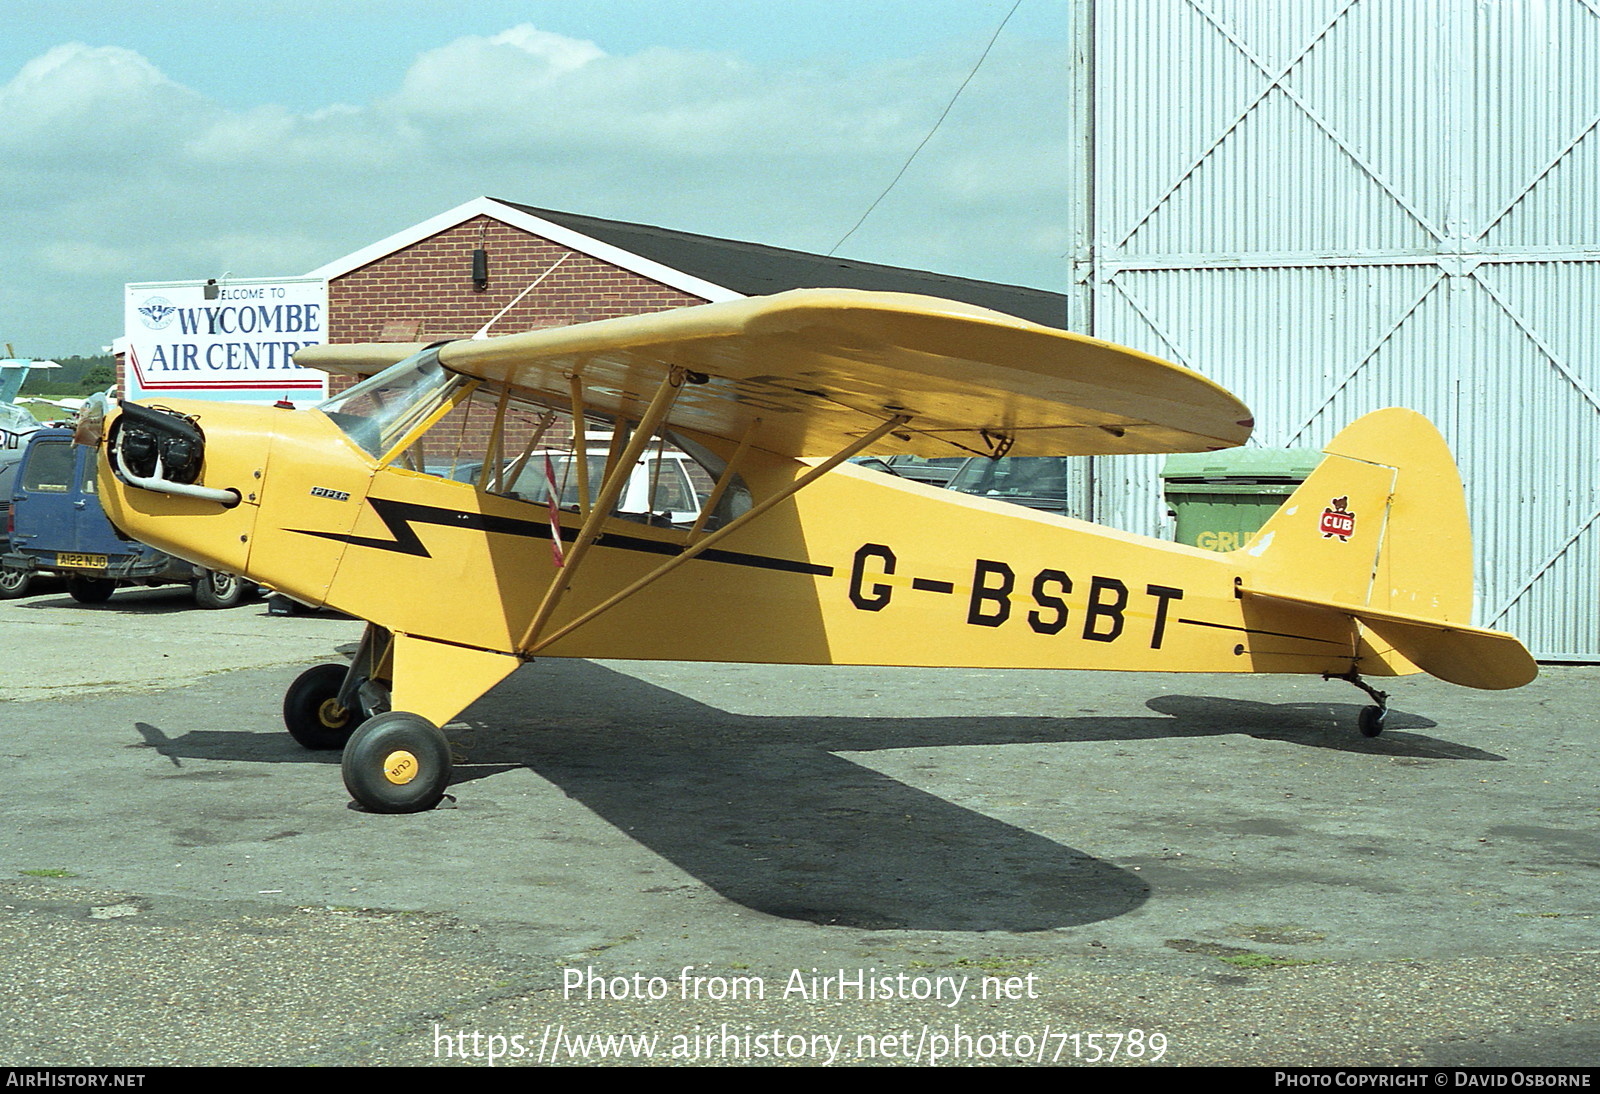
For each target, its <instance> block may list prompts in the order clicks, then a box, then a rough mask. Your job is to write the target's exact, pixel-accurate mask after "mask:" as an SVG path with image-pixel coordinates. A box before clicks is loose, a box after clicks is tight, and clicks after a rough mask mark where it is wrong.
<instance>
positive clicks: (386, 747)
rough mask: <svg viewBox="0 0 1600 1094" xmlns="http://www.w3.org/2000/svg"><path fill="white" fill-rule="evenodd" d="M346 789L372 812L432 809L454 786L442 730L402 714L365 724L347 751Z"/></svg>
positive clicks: (391, 714)
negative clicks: (451, 784)
mask: <svg viewBox="0 0 1600 1094" xmlns="http://www.w3.org/2000/svg"><path fill="white" fill-rule="evenodd" d="M342 769H343V772H344V785H345V789H347V790H349V791H350V796H351V797H352V798H354V799H355V800H356V804H358V805H360V806H361V807H362V808H363V809H366V810H368V811H370V812H373V813H420V812H423V811H424V810H428V809H432V808H433V807H434V806H436V805H438V804H439V801H440V799H441V798H443V797H444V792H445V788H446V787H447V786H449V785H450V742H449V741H448V740H446V739H445V735H444V733H443V732H442V731H441V730H440V729H439V727H438V726H436V725H434V724H433V723H432V722H430V721H428V720H427V719H426V718H420V717H418V716H417V715H415V714H408V713H407V712H405V711H403V710H394V711H389V712H388V713H386V714H379V715H377V716H376V717H374V718H372V719H370V720H369V721H367V722H364V723H363V724H362V725H361V727H360V728H359V729H357V730H356V731H355V733H354V734H352V735H351V737H350V743H349V744H347V745H345V748H344V762H343V764H342Z"/></svg>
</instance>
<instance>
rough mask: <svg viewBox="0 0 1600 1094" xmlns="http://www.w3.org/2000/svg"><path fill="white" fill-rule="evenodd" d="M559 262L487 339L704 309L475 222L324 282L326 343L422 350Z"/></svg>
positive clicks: (474, 325) (472, 322) (488, 313)
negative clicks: (477, 268) (484, 262)
mask: <svg viewBox="0 0 1600 1094" xmlns="http://www.w3.org/2000/svg"><path fill="white" fill-rule="evenodd" d="M478 247H482V248H483V249H484V250H486V251H488V252H489V288H488V290H487V291H485V292H476V291H474V289H473V285H472V252H473V250H474V249H476V248H478ZM563 255H565V256H566V259H565V261H563V262H562V263H561V265H560V266H559V267H558V268H556V269H555V271H554V272H553V273H551V274H550V275H549V276H548V277H547V278H545V280H544V281H543V282H542V283H541V284H540V285H539V287H538V288H536V289H534V290H533V291H532V292H530V293H529V294H528V295H527V296H526V297H524V298H523V299H522V302H521V303H519V304H518V305H517V306H516V307H515V308H512V309H511V311H509V312H507V313H506V315H505V317H504V318H502V319H501V320H500V321H499V322H498V323H496V324H495V325H494V327H493V328H491V330H490V333H491V334H512V333H515V332H517V331H524V330H531V329H533V328H535V327H548V326H563V325H566V324H569V323H582V322H586V321H588V320H591V319H610V318H613V317H615V316H620V315H638V314H640V313H643V312H652V311H664V310H666V309H668V308H678V307H683V306H685V305H688V304H701V303H704V300H703V299H702V298H700V297H696V296H691V295H689V294H688V293H685V292H681V291H679V290H678V289H673V288H670V287H668V286H666V285H663V284H661V283H660V282H659V281H652V280H650V279H649V278H646V277H641V276H640V275H638V274H635V273H631V272H629V271H627V270H624V269H621V268H619V267H617V266H613V265H611V264H609V263H606V262H601V261H599V260H598V259H595V258H591V257H589V256H588V255H584V254H579V253H578V252H575V251H572V250H569V249H568V248H566V247H562V246H560V245H559V244H556V243H552V242H550V241H549V240H547V239H543V238H541V237H539V236H535V235H531V234H529V233H527V232H524V231H523V230H522V229H520V228H513V227H511V226H510V225H508V224H504V223H501V222H500V221H498V220H494V219H492V218H490V217H486V216H480V217H475V218H473V219H472V220H469V221H467V222H466V223H464V224H460V225H457V226H456V227H454V228H449V229H446V230H445V231H443V232H440V233H439V234H438V235H435V236H430V237H429V238H427V239H425V240H422V241H421V242H419V243H414V244H412V245H411V246H410V247H407V248H405V249H404V250H400V251H396V252H394V253H393V254H390V255H386V256H385V257H383V258H380V259H378V260H377V261H376V262H372V263H369V264H367V265H366V266H363V267H361V268H360V269H358V270H352V271H351V272H350V273H347V274H345V275H344V276H342V277H339V278H336V279H335V280H334V281H332V282H331V283H329V285H328V326H329V331H328V341H330V342H377V341H428V342H431V341H436V340H439V339H442V338H460V337H466V336H468V335H471V334H473V333H474V332H476V331H477V330H478V328H480V327H481V326H483V324H484V323H486V322H488V321H489V320H490V319H491V318H493V317H494V315H495V313H496V312H498V311H499V310H500V309H501V308H503V307H505V306H506V305H507V304H509V303H510V302H511V301H512V300H513V299H514V298H515V297H516V295H517V294H518V293H520V292H521V291H522V290H523V289H526V288H527V287H528V285H529V284H531V283H532V282H533V281H534V280H535V279H536V278H538V277H539V275H540V274H543V273H544V272H545V271H547V270H549V269H550V268H551V267H552V266H553V265H554V264H555V263H556V261H557V260H558V259H561V258H562V256H563ZM386 334H387V337H385V335H386Z"/></svg>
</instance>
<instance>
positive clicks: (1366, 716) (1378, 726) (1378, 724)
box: [1356, 707, 1389, 737]
mask: <svg viewBox="0 0 1600 1094" xmlns="http://www.w3.org/2000/svg"><path fill="white" fill-rule="evenodd" d="M1388 713H1389V712H1388V711H1387V710H1384V709H1383V708H1382V707H1362V708H1361V717H1360V718H1358V719H1357V720H1356V725H1357V726H1358V727H1359V728H1360V730H1361V735H1362V736H1363V737H1376V736H1377V735H1378V734H1380V733H1382V732H1383V719H1384V718H1385V716H1387V715H1388Z"/></svg>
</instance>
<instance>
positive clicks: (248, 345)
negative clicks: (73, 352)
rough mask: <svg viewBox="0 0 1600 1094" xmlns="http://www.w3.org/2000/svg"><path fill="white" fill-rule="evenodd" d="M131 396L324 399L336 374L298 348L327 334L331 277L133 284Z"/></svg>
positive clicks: (127, 316) (127, 388) (127, 324)
mask: <svg viewBox="0 0 1600 1094" xmlns="http://www.w3.org/2000/svg"><path fill="white" fill-rule="evenodd" d="M123 328H124V329H125V330H126V331H127V336H128V346H127V361H126V368H125V370H124V372H125V377H124V383H123V389H124V391H123V394H124V397H125V398H128V399H135V400H137V399H140V398H143V397H156V396H161V397H166V398H179V399H215V400H226V401H229V402H246V403H248V402H268V403H270V402H276V401H277V400H279V399H289V400H291V401H293V402H297V403H309V402H317V401H320V400H322V399H324V398H326V397H327V394H328V377H327V374H326V373H324V372H321V371H319V370H317V369H308V368H300V367H299V366H297V365H296V364H295V363H294V353H295V350H297V349H299V348H301V347H302V346H314V345H319V344H321V343H322V342H324V341H326V340H327V329H328V282H327V281H326V280H325V279H323V278H319V277H293V278H273V279H258V280H244V281H229V282H227V283H226V284H221V283H210V284H208V283H206V282H203V281H164V282H149V283H146V284H142V285H129V286H127V306H126V311H125V313H124V320H123Z"/></svg>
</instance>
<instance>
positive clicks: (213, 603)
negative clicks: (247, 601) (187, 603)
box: [194, 570, 244, 608]
mask: <svg viewBox="0 0 1600 1094" xmlns="http://www.w3.org/2000/svg"><path fill="white" fill-rule="evenodd" d="M243 600H244V579H243V578H241V577H234V576H233V575H232V574H225V573H222V572H221V571H220V570H207V571H206V572H205V573H204V574H202V575H201V576H200V580H199V581H196V582H195V583H194V602H195V603H196V604H198V605H200V606H201V607H202V608H233V607H236V606H238V604H239V603H240V602H241V601H243Z"/></svg>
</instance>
